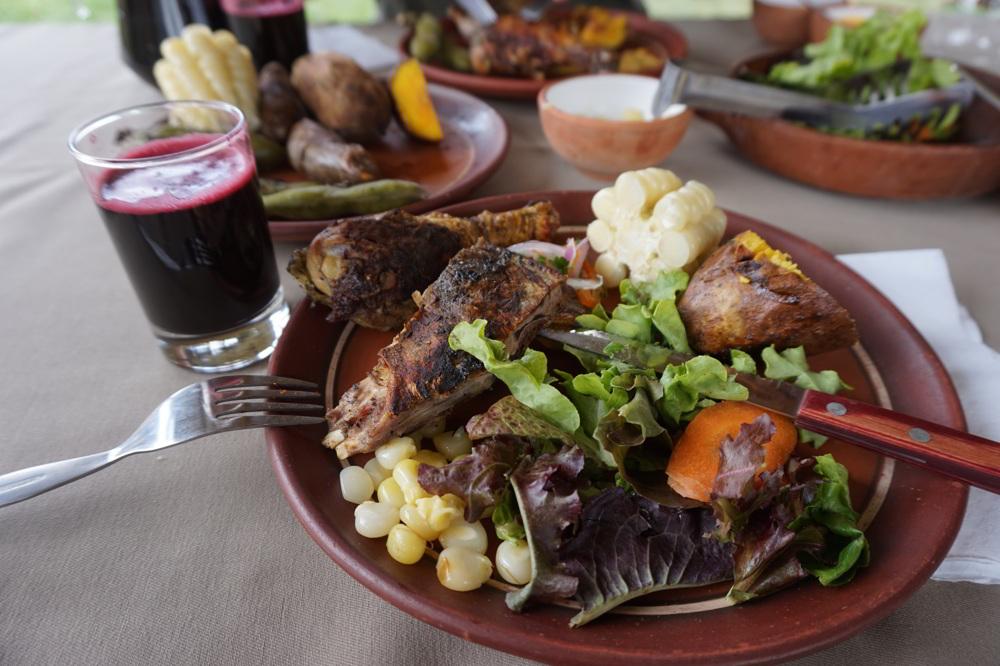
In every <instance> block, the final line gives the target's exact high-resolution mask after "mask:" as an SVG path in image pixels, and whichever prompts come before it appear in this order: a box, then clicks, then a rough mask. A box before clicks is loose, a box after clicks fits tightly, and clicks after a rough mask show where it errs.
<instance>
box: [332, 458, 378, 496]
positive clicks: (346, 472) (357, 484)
mask: <svg viewBox="0 0 1000 666" xmlns="http://www.w3.org/2000/svg"><path fill="white" fill-rule="evenodd" d="M373 492H375V484H373V483H372V478H371V477H370V476H368V472H366V471H365V470H364V468H362V467H357V466H356V465H350V466H348V467H345V468H344V469H342V470H340V494H341V496H342V497H343V498H344V499H345V500H347V501H348V502H354V503H355V504H361V503H362V502H364V501H366V500H370V499H371V498H372V493H373Z"/></svg>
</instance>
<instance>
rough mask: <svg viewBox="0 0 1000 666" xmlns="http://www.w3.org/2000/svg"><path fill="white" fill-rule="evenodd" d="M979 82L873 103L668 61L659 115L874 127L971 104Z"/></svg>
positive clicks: (660, 90) (655, 108) (655, 107)
mask: <svg viewBox="0 0 1000 666" xmlns="http://www.w3.org/2000/svg"><path fill="white" fill-rule="evenodd" d="M975 94H976V92H975V87H974V86H973V84H972V83H971V82H970V81H968V80H967V79H962V80H960V81H959V82H958V83H956V84H955V85H953V86H949V87H947V88H943V89H936V90H924V91H922V92H918V93H908V94H901V95H896V96H894V97H889V98H886V99H882V100H881V101H878V102H874V103H871V104H857V105H852V104H845V103H841V102H831V101H830V100H826V99H823V98H822V97H816V96H814V95H807V94H805V93H799V92H794V91H791V90H784V89H781V88H775V87H772V86H767V85H762V84H758V83H750V82H748V81H740V80H737V79H730V78H727V77H723V76H711V75H708V74H696V73H694V72H690V71H688V70H685V69H682V68H681V67H678V66H677V65H676V64H674V63H667V65H666V67H664V69H663V75H662V76H661V78H660V86H659V88H658V90H657V92H656V98H655V99H654V102H653V113H654V115H656V116H659V115H661V114H662V113H663V112H664V111H666V109H667V107H668V106H670V105H671V104H687V105H688V106H691V107H693V108H696V109H704V110H711V111H730V112H733V113H742V114H745V115H751V116H761V117H766V118H786V119H788V120H797V121H801V122H805V123H807V124H810V125H826V126H830V127H833V128H837V129H855V130H865V131H867V130H872V129H877V128H879V127H887V126H890V125H892V124H893V123H896V122H902V123H905V122H908V121H910V120H912V119H913V118H914V117H917V118H925V117H927V116H929V115H930V114H931V112H932V111H933V110H934V109H941V108H947V107H949V106H951V105H952V104H958V105H959V106H961V107H962V108H965V107H967V106H968V105H969V104H971V103H972V101H973V99H974V97H975Z"/></svg>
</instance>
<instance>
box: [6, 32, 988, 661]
mask: <svg viewBox="0 0 1000 666" xmlns="http://www.w3.org/2000/svg"><path fill="white" fill-rule="evenodd" d="M684 28H685V30H686V31H687V33H688V36H689V38H690V39H691V42H692V53H693V57H694V58H700V59H702V60H705V61H708V62H714V63H715V64H720V63H724V62H726V61H727V60H728V59H730V58H734V57H736V56H737V55H739V54H740V53H741V52H746V51H749V50H751V49H754V48H758V47H759V44H758V43H757V42H756V41H755V38H754V37H753V36H752V34H751V32H750V31H749V28H748V26H747V24H745V23H731V24H725V23H707V24H696V23H692V24H686V25H685V26H684ZM116 40H117V36H116V33H115V30H114V28H113V27H112V26H90V25H73V26H55V25H42V26H9V25H7V26H0V285H2V289H0V313H2V314H0V371H2V377H3V382H2V388H0V424H2V425H3V432H2V434H0V472H4V471H9V470H14V469H18V468H21V467H24V466H28V465H34V464H38V463H43V462H48V461H52V460H58V459H62V458H66V457H70V456H78V455H83V454H87V453H93V452H96V451H99V450H103V449H105V448H108V447H110V446H112V445H114V444H117V443H118V442H119V441H121V440H122V439H124V438H125V437H126V436H127V435H128V434H129V433H131V431H132V429H133V428H134V427H135V426H136V425H137V424H138V423H139V422H140V421H141V420H142V419H143V418H144V417H145V416H146V414H147V413H148V412H149V410H150V409H151V408H152V407H153V406H154V405H156V404H157V403H158V402H159V401H160V400H161V399H162V398H164V397H165V396H167V395H168V394H170V393H171V392H173V391H175V390H177V389H178V388H180V387H182V386H185V385H187V384H189V383H191V382H192V381H194V380H195V379H196V377H195V376H194V375H193V374H192V373H189V372H186V371H184V370H181V369H178V368H175V367H173V366H171V365H169V364H168V363H167V362H166V361H165V360H164V359H163V358H162V357H161V356H160V353H159V351H158V350H157V349H156V347H155V345H154V344H153V341H152V339H151V337H150V335H149V332H148V330H147V327H146V323H145V320H144V318H143V316H142V313H141V311H140V309H139V307H138V304H137V303H136V300H135V298H134V297H133V295H132V292H131V290H130V288H129V285H128V282H127V280H126V278H125V275H124V273H123V271H122V269H121V267H120V266H119V263H118V260H117V258H116V257H115V254H114V251H113V249H112V246H111V243H110V242H109V241H108V238H107V236H106V234H105V232H104V230H103V229H102V228H101V227H102V225H101V223H100V220H99V219H98V215H97V213H96V210H95V209H94V207H93V206H92V205H91V203H90V201H89V200H88V197H87V194H86V192H85V190H84V187H83V183H82V181H81V179H80V177H79V175H78V174H77V171H76V168H75V166H74V164H73V162H72V160H71V159H70V157H69V155H68V154H67V151H66V147H65V141H66V136H67V134H68V132H69V131H70V129H71V128H72V127H73V126H74V125H76V124H77V123H78V122H80V121H82V120H84V119H87V118H91V117H93V116H96V115H98V114H100V113H103V112H106V111H110V110H112V109H116V108H120V107H124V106H128V105H131V104H136V103H140V102H146V101H151V100H154V99H156V98H157V94H156V92H155V91H153V90H152V89H151V88H149V87H147V86H146V85H145V84H143V83H142V82H141V81H140V80H139V79H138V78H137V77H135V75H134V74H132V72H130V71H128V70H127V69H125V67H124V66H123V65H121V64H120V61H119V59H118V53H117V48H118V47H117V41H116ZM497 107H498V108H499V109H500V110H501V112H502V113H503V114H504V116H505V117H506V118H507V120H508V122H509V124H510V129H511V131H512V134H513V140H512V143H511V152H510V155H509V157H508V159H507V161H506V163H505V164H504V165H503V167H502V168H501V169H500V171H499V172H498V173H497V174H496V175H495V176H494V177H493V179H492V180H491V181H489V182H488V183H487V184H486V185H484V186H483V187H482V189H481V193H482V194H496V193H501V192H514V191H518V190H537V189H549V188H574V187H594V186H595V185H597V184H598V183H596V182H594V181H591V180H588V179H587V178H584V177H583V176H580V175H578V174H577V173H575V172H574V171H573V170H572V169H571V168H569V167H568V166H567V165H566V164H564V163H562V162H560V161H559V159H558V158H556V157H555V156H554V155H553V154H552V153H551V152H549V150H548V148H547V147H546V144H545V142H544V139H543V138H542V136H541V132H540V129H539V125H538V121H537V118H536V115H535V113H534V109H533V107H532V106H531V105H527V104H512V103H499V104H497ZM669 164H670V166H671V168H673V169H675V170H677V171H678V172H679V173H681V174H682V175H683V176H684V177H685V178H695V179H698V180H700V181H703V182H706V183H709V184H711V186H712V187H713V189H714V190H715V191H716V193H717V194H718V198H719V201H720V203H721V205H723V206H727V207H730V208H733V209H736V210H739V211H741V212H744V213H746V214H749V215H752V216H756V217H759V218H762V219H765V220H768V221H770V222H772V223H774V224H777V225H779V226H782V227H785V228H788V229H791V230H793V231H795V232H796V233H799V234H801V235H803V236H805V237H807V238H809V239H811V240H812V241H814V242H816V243H818V244H820V245H822V246H824V247H826V248H828V249H829V250H831V251H834V252H851V251H864V250H880V249H898V248H917V247H941V248H944V251H945V252H946V254H947V257H948V261H949V263H950V265H951V269H952V271H953V276H954V280H955V285H956V288H957V291H958V296H959V299H960V300H961V301H962V302H963V303H965V304H966V305H967V306H968V307H969V308H970V309H971V311H972V314H973V316H975V317H976V318H977V319H978V321H979V322H980V324H981V325H982V327H983V329H984V332H985V335H986V338H987V342H991V343H992V344H993V346H996V345H997V344H998V343H1000V292H998V290H997V288H996V284H997V274H998V273H997V267H996V256H995V255H996V251H997V249H998V248H1000V226H998V222H1000V215H998V212H1000V205H998V204H1000V197H998V196H997V195H996V194H994V195H993V196H991V197H985V198H979V199H973V200H964V201H950V202H938V203H893V202H887V201H873V200H864V199H855V198H849V197H844V196H838V195H835V194H829V193H826V192H822V191H818V190H814V189H810V188H807V187H804V186H800V185H797V184H794V183H790V182H787V181H783V180H781V179H779V178H777V177H775V176H772V175H771V174H769V173H766V172H764V171H762V170H760V169H757V168H755V167H753V166H751V165H749V164H747V163H746V162H744V161H742V160H741V159H740V158H739V157H738V156H737V155H736V154H735V153H734V151H733V150H732V149H731V148H730V147H729V146H728V144H727V143H726V141H725V140H724V139H723V137H722V136H721V134H720V133H719V132H718V131H717V130H715V129H714V128H712V127H711V126H708V125H706V124H704V123H702V122H700V121H696V122H695V123H694V125H693V126H692V128H691V132H690V134H689V135H688V136H687V137H686V138H685V139H684V142H683V143H682V144H681V146H680V148H679V149H678V150H677V152H676V154H675V155H674V156H673V157H672V158H671V159H670V161H669ZM291 249H292V246H291V245H281V246H280V247H279V250H278V254H279V262H283V261H285V259H286V258H287V255H288V253H289V252H290V250H291ZM286 289H287V291H288V293H289V295H290V296H291V298H292V299H293V300H297V299H298V297H299V296H298V292H297V290H296V289H295V288H293V285H292V284H291V282H290V281H286ZM928 307H933V304H928ZM998 607H1000V588H998V587H985V586H976V585H972V584H947V583H931V584H928V585H927V586H925V587H924V588H923V589H922V590H921V591H920V592H918V593H917V594H916V595H915V596H914V597H913V598H912V599H910V600H909V601H907V602H906V603H904V604H903V606H902V607H901V608H900V609H899V610H898V611H896V612H895V613H893V614H892V615H891V616H889V617H888V618H887V619H885V620H883V621H882V622H880V623H879V624H877V625H875V626H874V627H873V628H871V629H869V630H867V631H866V632H864V633H862V634H860V635H859V636H857V637H855V638H853V639H851V640H849V641H847V642H845V643H843V644H841V645H839V646H837V647H835V648H833V649H831V650H828V651H827V652H825V653H823V654H820V655H816V656H813V657H811V658H808V659H806V660H805V661H804V662H803V663H811V664H837V663H845V662H849V661H850V662H855V663H866V664H868V663H904V662H905V663H912V664H938V663H962V664H974V663H976V664H978V663H991V662H992V663H996V659H997V647H998V638H997V637H998V636H1000V614H998V613H997V608H998ZM719 639H720V640H725V631H724V628H721V629H720V633H719ZM307 663H308V664H312V663H335V664H400V665H405V666H412V665H413V664H421V665H423V664H499V663H520V660H518V659H515V658H513V657H510V656H508V655H504V654H502V653H499V652H495V651H493V650H490V649H487V648H484V647H480V646H478V645H475V644H472V643H468V642H465V641H462V640H461V639H459V638H456V637H453V636H451V635H449V634H445V633H443V632H441V631H438V630H436V629H433V628H431V627H429V626H427V625H424V624H422V623H420V622H418V621H417V620H414V619H412V618H410V617H408V616H407V615H405V614H403V613H401V612H400V611H397V610H396V609H395V608H393V607H392V606H390V605H388V604H387V603H384V602H382V601H381V600H379V599H378V598H377V597H375V596H374V595H373V594H371V593H369V592H367V591H366V590H365V589H364V588H362V587H361V585H359V584H358V583H356V582H354V581H353V580H352V579H351V578H350V577H349V576H347V574H345V573H344V572H342V571H341V570H340V569H339V568H338V567H337V566H336V565H334V564H333V563H332V562H331V561H330V560H329V559H328V558H327V557H326V556H325V555H324V554H323V552H322V551H321V550H320V549H319V548H317V547H316V546H315V545H314V544H313V542H312V541H311V540H310V539H309V537H308V536H307V534H306V532H305V531H304V530H303V529H302V528H301V527H300V526H299V524H298V522H297V521H296V520H295V518H294V516H293V515H292V512H291V510H290V509H289V507H288V505H287V503H286V502H285V499H284V497H283V496H282V494H281V492H280V491H279V489H278V486H277V484H276V483H275V480H274V477H273V475H272V473H271V469H270V467H269V465H268V461H267V457H266V455H265V450H264V438H263V435H262V433H260V432H253V431H250V432H246V433H243V434H234V435H229V436H220V437H216V438H214V439H210V440H202V441H200V442H197V443H193V444H188V445H186V446H183V447H180V448H176V449H171V450H168V451H166V452H163V453H161V454H159V455H146V456H139V457H135V458H130V459H128V460H125V461H123V462H121V463H119V464H117V465H114V466H113V467H111V468H109V469H107V470H104V471H102V472H100V473H98V474H97V475H95V476H92V477H89V478H87V479H84V480H81V481H79V482H76V483H74V484H71V485H69V486H67V487H64V488H61V489H59V490H56V491H54V492H52V493H49V494H46V495H42V496H40V497H37V498H35V499H32V500H30V501H28V502H25V503H22V504H19V505H15V506H12V507H8V508H5V509H2V510H0V664H2V665H3V666H12V665H21V664H46V665H47V664H171V665H172V664H241V665H242V664H307Z"/></svg>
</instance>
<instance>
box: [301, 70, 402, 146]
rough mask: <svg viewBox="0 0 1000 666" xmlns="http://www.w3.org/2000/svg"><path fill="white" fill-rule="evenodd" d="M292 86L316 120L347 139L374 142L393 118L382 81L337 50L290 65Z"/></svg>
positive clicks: (388, 98)
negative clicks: (336, 51)
mask: <svg viewBox="0 0 1000 666" xmlns="http://www.w3.org/2000/svg"><path fill="white" fill-rule="evenodd" d="M292 85H293V86H294V87H295V90H297V91H298V93H299V96H300V97H301V98H302V101H303V102H305V104H306V106H307V107H308V108H309V110H310V111H312V112H313V114H314V115H315V116H316V119H317V120H319V121H320V122H321V123H323V124H324V125H326V126H327V127H328V128H330V129H332V130H333V131H334V132H336V133H337V134H339V135H340V136H342V137H343V138H344V139H346V140H348V141H361V142H365V141H373V140H375V139H378V138H379V137H380V136H382V133H383V132H385V129H386V127H388V126H389V120H390V119H391V118H392V99H390V97H389V90H388V88H386V86H385V84H384V83H382V82H381V81H379V80H378V79H376V78H375V77H374V76H372V75H371V74H369V73H368V72H366V71H365V70H363V69H362V68H361V67H359V66H358V64H357V63H356V62H354V61H353V60H351V59H350V58H348V57H347V56H343V55H340V54H338V53H310V54H308V55H304V56H302V57H300V58H299V59H297V60H296V61H295V63H294V64H293V65H292Z"/></svg>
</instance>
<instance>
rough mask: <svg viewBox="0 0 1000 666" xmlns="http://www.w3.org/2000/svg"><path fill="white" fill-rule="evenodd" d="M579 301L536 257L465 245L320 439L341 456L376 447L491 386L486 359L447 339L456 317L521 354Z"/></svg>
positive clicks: (329, 417)
mask: <svg viewBox="0 0 1000 666" xmlns="http://www.w3.org/2000/svg"><path fill="white" fill-rule="evenodd" d="M575 300H576V299H575V294H574V292H573V290H572V289H571V288H570V287H569V286H567V285H566V277H565V276H563V275H562V274H560V273H559V272H558V271H555V270H553V269H551V268H548V267H547V266H544V265H542V264H541V263H539V262H537V261H535V260H533V259H529V258H527V257H523V256H521V255H519V254H515V253H513V252H511V251H510V250H506V249H503V248H499V247H496V246H493V245H488V244H486V243H484V242H483V241H479V243H477V244H476V245H475V246H474V247H471V248H466V249H464V250H462V251H461V252H459V253H458V254H457V255H455V258H454V259H452V260H451V262H450V263H449V264H448V266H447V268H445V269H444V272H443V273H441V276H440V277H438V279H437V280H435V281H434V284H432V285H431V286H430V287H428V288H427V290H426V291H425V292H424V293H423V294H422V295H421V297H420V301H421V305H420V309H419V310H418V311H417V314H415V315H414V316H413V318H412V319H410V320H409V321H408V322H407V323H406V327H405V328H403V330H402V331H400V332H399V335H397V336H396V338H395V339H394V340H393V341H392V344H391V345H389V346H388V347H386V348H385V349H383V350H381V351H380V352H379V353H378V361H377V362H376V364H375V367H374V368H373V369H372V370H371V372H369V373H368V376H367V377H365V378H364V379H362V380H361V381H360V382H358V383H357V384H355V385H354V386H352V387H351V388H350V389H349V390H348V391H347V392H346V393H344V395H342V396H341V397H340V403H339V404H338V405H337V406H336V407H335V408H333V409H331V410H330V411H329V412H328V413H327V415H326V418H327V421H329V423H330V432H329V434H328V435H327V436H326V438H325V439H324V440H323V443H324V444H325V445H326V446H329V447H330V448H335V449H336V450H337V455H338V456H340V457H341V458H346V457H347V456H350V455H353V454H355V453H364V452H367V451H372V450H374V449H375V447H377V446H378V445H379V444H382V443H384V442H385V441H387V440H388V439H390V438H391V437H393V436H395V435H402V434H405V433H408V432H413V431H414V430H416V429H418V428H420V427H421V426H423V425H425V424H427V423H429V422H430V421H432V420H434V419H435V418H437V417H438V416H440V415H442V414H446V413H447V412H448V411H449V410H451V408H452V407H454V406H455V405H456V404H458V403H460V402H462V401H464V400H466V399H468V398H469V397H471V396H474V395H476V394H478V393H481V392H483V391H484V390H486V389H487V388H489V386H490V385H491V384H492V383H493V375H491V374H489V373H488V372H486V370H485V369H484V368H483V365H482V363H480V362H479V361H478V360H477V359H476V358H475V357H473V356H471V355H469V354H467V353H466V352H463V351H454V350H452V349H451V348H450V347H449V346H448V336H449V335H450V334H451V331H452V329H453V328H455V326H456V325H457V324H459V323H461V322H463V321H474V320H476V319H485V320H486V321H487V322H488V323H487V325H486V335H487V336H489V337H490V338H493V339H495V340H503V342H504V345H505V346H506V348H507V352H508V354H509V355H510V356H518V355H519V354H520V353H521V352H522V351H524V349H525V348H526V347H527V346H528V344H529V343H530V342H531V341H532V340H533V339H534V337H535V335H536V334H538V332H539V331H541V330H542V329H543V328H545V327H546V326H547V325H548V324H549V323H550V321H551V320H552V319H553V318H554V317H555V316H556V315H557V314H558V313H560V312H561V311H562V310H564V309H566V308H568V307H570V304H571V303H572V302H573V301H575Z"/></svg>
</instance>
